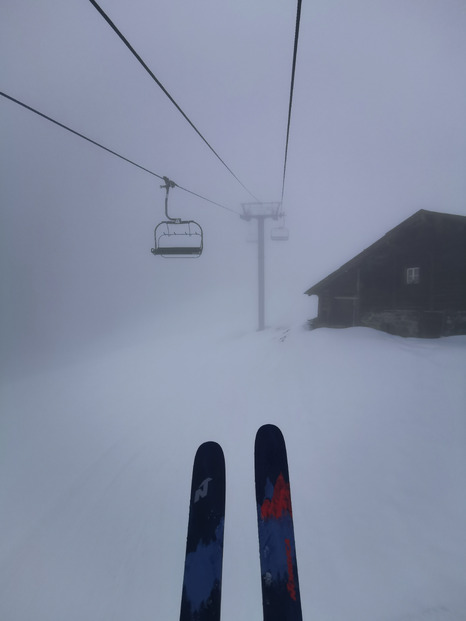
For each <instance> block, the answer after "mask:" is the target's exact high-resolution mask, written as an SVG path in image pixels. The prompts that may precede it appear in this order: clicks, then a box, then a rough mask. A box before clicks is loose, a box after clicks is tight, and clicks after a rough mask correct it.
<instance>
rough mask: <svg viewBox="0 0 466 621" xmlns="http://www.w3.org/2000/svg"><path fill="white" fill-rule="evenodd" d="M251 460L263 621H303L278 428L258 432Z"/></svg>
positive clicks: (282, 444) (284, 458)
mask: <svg viewBox="0 0 466 621" xmlns="http://www.w3.org/2000/svg"><path fill="white" fill-rule="evenodd" d="M254 457H255V475H256V504H257V521H258V527H259V555H260V567H261V576H262V605H263V612H264V621H302V612H301V598H300V593H299V583H298V567H297V563H296V546H295V539H294V529H293V513H292V509H291V494H290V479H289V474H288V461H287V456H286V447H285V441H284V439H283V435H282V433H281V431H280V429H279V428H278V427H276V426H275V425H263V426H262V427H261V428H260V429H259V431H258V432H257V435H256V443H255V455H254Z"/></svg>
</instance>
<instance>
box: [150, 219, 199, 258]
mask: <svg viewBox="0 0 466 621" xmlns="http://www.w3.org/2000/svg"><path fill="white" fill-rule="evenodd" d="M154 240H155V247H154V248H152V250H151V252H152V254H154V255H158V256H161V257H165V258H185V259H189V258H191V259H195V258H197V257H200V256H201V254H202V248H203V234H202V228H201V227H200V225H199V224H198V223H197V222H194V220H180V219H177V220H176V221H173V220H170V221H163V222H160V223H159V224H158V225H157V226H156V227H155V231H154Z"/></svg>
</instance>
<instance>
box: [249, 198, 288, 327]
mask: <svg viewBox="0 0 466 621" xmlns="http://www.w3.org/2000/svg"><path fill="white" fill-rule="evenodd" d="M241 206H242V208H243V213H242V214H241V215H240V218H241V219H242V220H246V221H247V222H250V221H251V220H257V264H258V289H259V327H258V330H263V329H264V328H265V243H264V242H265V235H264V230H265V226H264V225H265V221H266V219H267V218H272V219H273V220H278V219H279V218H280V216H281V215H282V214H280V207H281V203H242V205H241Z"/></svg>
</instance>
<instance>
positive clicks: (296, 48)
mask: <svg viewBox="0 0 466 621" xmlns="http://www.w3.org/2000/svg"><path fill="white" fill-rule="evenodd" d="M300 21H301V0H298V6H297V10H296V26H295V35H294V49H293V63H292V68H291V86H290V103H289V106H288V123H287V128H286V145H285V161H284V164H283V182H282V198H281V202H283V195H284V193H285V177H286V163H287V159H288V142H289V138H290V123H291V109H292V107H293V91H294V78H295V72H296V57H297V55H298V40H299V24H300Z"/></svg>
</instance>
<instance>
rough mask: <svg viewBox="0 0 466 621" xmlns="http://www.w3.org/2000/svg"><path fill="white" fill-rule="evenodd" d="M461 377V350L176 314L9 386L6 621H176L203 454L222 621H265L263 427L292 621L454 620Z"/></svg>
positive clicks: (464, 482)
mask: <svg viewBox="0 0 466 621" xmlns="http://www.w3.org/2000/svg"><path fill="white" fill-rule="evenodd" d="M194 323H195V322H194ZM116 343H117V344H118V346H117V345H116ZM465 370H466V337H452V338H444V339H439V340H416V339H402V338H398V337H394V336H389V335H387V334H383V333H380V332H375V331H372V330H369V329H359V328H352V329H347V330H326V329H321V330H316V331H313V332H310V331H307V330H305V328H304V326H303V324H302V322H301V321H294V322H293V321H292V322H290V323H289V324H287V325H280V326H276V327H269V328H268V329H267V330H265V331H263V332H255V331H253V330H246V329H243V328H242V327H239V326H238V327H236V326H234V325H229V326H227V327H225V326H224V325H223V326H222V324H221V322H220V320H219V321H217V323H213V324H209V322H208V321H205V322H204V324H202V322H200V323H199V322H198V324H196V325H195V326H192V325H191V326H190V325H187V323H186V320H184V321H179V322H178V321H177V318H176V317H171V318H167V321H166V322H165V323H163V325H161V324H160V323H159V324H158V326H157V327H154V326H152V327H151V328H147V327H144V326H141V327H140V330H139V332H138V333H135V334H131V335H128V336H127V337H126V338H120V339H118V340H116V341H113V342H112V341H110V340H109V342H108V343H99V344H96V345H95V347H94V350H93V351H87V352H86V355H85V356H84V355H83V356H82V358H80V359H78V358H76V359H74V360H69V361H67V362H63V364H62V365H61V366H60V367H56V366H55V367H53V366H51V367H49V368H44V369H43V370H42V371H41V372H39V371H37V372H35V373H29V374H28V375H27V376H23V377H20V376H18V377H16V379H13V380H12V379H10V381H9V382H8V383H5V384H4V385H2V387H1V390H2V396H1V403H2V414H1V419H0V420H1V429H0V431H1V436H0V437H1V440H0V441H1V451H0V460H1V461H0V466H1V468H0V520H1V530H0V533H1V535H0V618H1V619H2V620H4V621H31V620H32V619H33V620H34V621H64V620H65V619H66V621H83V620H84V619H85V620H86V621H100V620H102V621H110V620H112V621H123V620H124V621H128V620H130V619H131V620H134V619H137V620H138V621H146V620H147V621H149V620H150V621H154V620H158V619H160V620H162V619H163V620H164V621H168V620H174V619H177V618H178V616H179V605H180V600H181V580H182V575H183V564H184V553H185V542H186V528H187V520H188V501H189V490H190V478H191V469H192V462H193V457H194V454H195V451H196V449H197V447H198V446H199V444H201V443H202V442H204V441H206V440H215V441H217V442H219V443H220V444H221V445H222V447H223V449H224V453H225V459H226V468H227V506H226V522H225V548H224V563H223V593H222V618H223V620H224V621H237V620H238V619H248V620H253V619H254V620H257V621H258V620H260V619H261V618H262V611H261V586H260V584H261V583H260V572H259V558H258V544H257V523H256V508H255V496H254V472H253V463H254V457H253V447H254V437H255V433H256V431H257V429H258V428H259V426H260V425H262V424H264V423H275V424H277V425H278V426H279V427H280V428H281V429H282V431H283V434H284V436H285V440H286V443H287V448H288V459H289V469H290V477H291V493H292V502H293V512H294V520H295V536H296V544H297V555H298V570H299V580H300V587H301V598H302V605H303V616H304V619H306V620H309V621H310V620H311V619H312V620H313V621H460V620H464V619H466V537H465V525H466V414H465V411H466V408H465V404H466V382H465V375H466V373H465Z"/></svg>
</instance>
